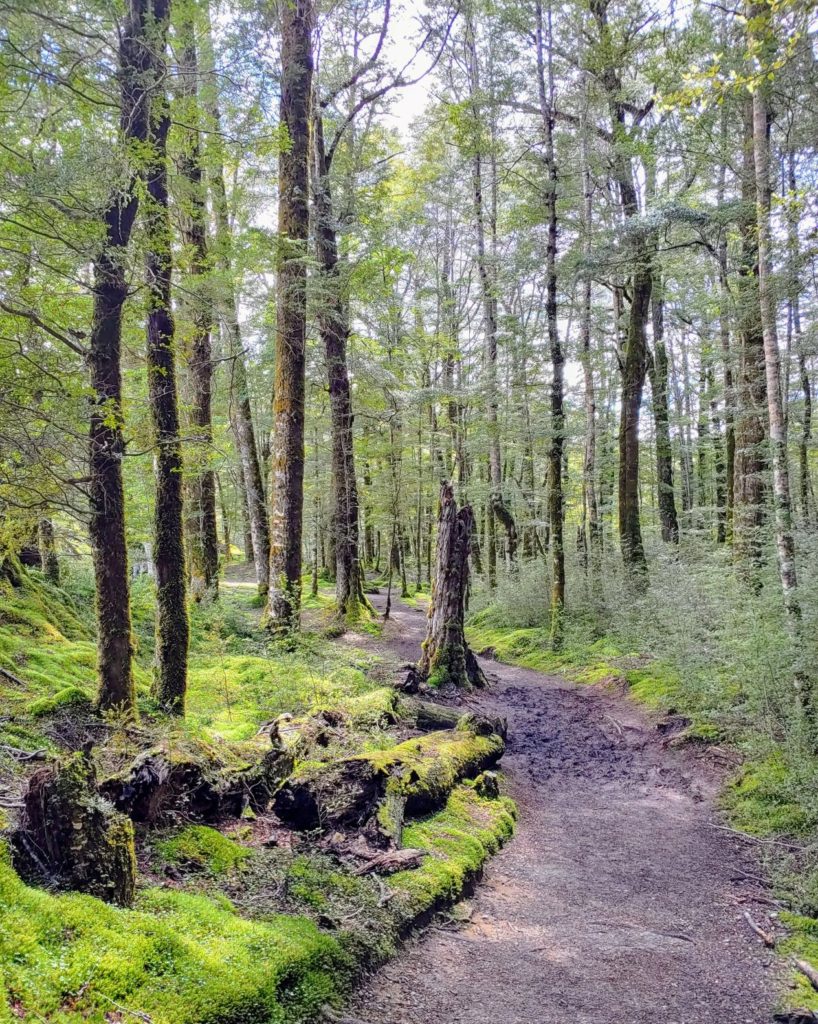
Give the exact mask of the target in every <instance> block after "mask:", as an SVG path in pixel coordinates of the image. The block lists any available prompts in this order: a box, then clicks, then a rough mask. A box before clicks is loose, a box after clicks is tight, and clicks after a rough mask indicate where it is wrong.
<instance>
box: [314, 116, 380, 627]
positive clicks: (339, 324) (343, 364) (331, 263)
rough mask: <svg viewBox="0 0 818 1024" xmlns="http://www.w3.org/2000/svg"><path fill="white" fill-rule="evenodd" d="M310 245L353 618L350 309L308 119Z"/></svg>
mask: <svg viewBox="0 0 818 1024" xmlns="http://www.w3.org/2000/svg"><path fill="white" fill-rule="evenodd" d="M313 153H314V169H315V174H314V177H313V182H312V193H313V202H314V209H315V224H314V231H315V244H316V250H317V257H318V266H319V267H320V270H321V287H322V291H321V297H320V302H319V304H318V327H319V330H320V332H321V339H322V341H323V343H324V354H325V359H326V366H327V377H328V381H329V398H330V424H331V431H332V499H333V504H332V508H333V516H334V519H335V527H334V528H335V562H336V569H335V601H336V608H337V612H338V615H339V616H341V617H343V618H345V619H348V620H350V621H354V620H355V619H357V618H358V616H359V615H360V613H361V610H362V609H363V608H366V607H367V606H368V601H367V599H366V595H365V594H364V589H363V571H362V569H361V559H360V544H359V525H358V519H359V514H360V504H359V500H358V481H357V476H356V473H355V450H354V441H353V434H352V424H353V418H354V417H353V413H352V397H351V392H350V385H349V371H348V368H347V342H348V340H349V309H348V300H347V297H346V294H345V286H344V283H343V281H342V279H341V267H340V263H339V259H338V238H337V232H336V227H335V215H334V211H333V205H332V191H331V188H330V178H329V173H330V168H329V164H328V162H327V154H326V149H325V146H324V122H323V117H322V116H321V114H320V113H318V114H316V116H315V117H314V119H313Z"/></svg>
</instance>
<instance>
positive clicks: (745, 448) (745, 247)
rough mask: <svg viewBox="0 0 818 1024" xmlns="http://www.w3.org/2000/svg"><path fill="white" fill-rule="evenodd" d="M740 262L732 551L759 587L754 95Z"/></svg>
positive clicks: (747, 132) (760, 367)
mask: <svg viewBox="0 0 818 1024" xmlns="http://www.w3.org/2000/svg"><path fill="white" fill-rule="evenodd" d="M741 201H742V213H741V222H740V230H741V266H740V270H739V275H740V276H739V291H738V301H739V332H738V333H739V339H738V340H739V365H738V375H737V376H738V379H737V382H736V417H735V434H736V451H735V485H734V494H735V510H734V513H733V551H734V556H735V560H736V564H737V567H738V568H739V571H740V572H741V573H742V575H743V576H744V577H745V578H746V579H747V581H748V583H750V585H751V586H753V587H756V586H758V585H759V581H758V569H759V567H760V565H761V561H762V543H763V537H762V531H763V526H764V520H765V501H766V485H765V475H766V471H767V467H768V456H767V450H766V439H767V425H766V424H765V419H766V405H767V384H766V378H765V362H764V335H763V332H762V329H761V320H760V316H759V308H760V298H759V284H758V239H757V224H756V216H755V203H756V186H755V169H754V156H753V109H752V99H751V98H750V97H747V99H746V100H745V109H744V160H743V166H742V175H741Z"/></svg>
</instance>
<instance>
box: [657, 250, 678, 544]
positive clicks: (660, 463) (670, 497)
mask: <svg viewBox="0 0 818 1024" xmlns="http://www.w3.org/2000/svg"><path fill="white" fill-rule="evenodd" d="M664 305H665V302H664V297H663V295H662V286H661V273H660V272H659V270H658V268H657V269H656V271H655V283H654V293H653V297H652V300H651V312H652V316H653V359H652V360H651V363H650V384H651V391H652V393H653V423H654V429H655V432H656V484H657V487H658V491H659V523H660V525H661V529H662V540H663V541H665V542H666V543H672V544H678V543H679V518H678V516H677V514H676V498H675V492H674V487H673V446H672V444H671V439H670V414H669V409H668V357H667V348H666V347H665V312H664Z"/></svg>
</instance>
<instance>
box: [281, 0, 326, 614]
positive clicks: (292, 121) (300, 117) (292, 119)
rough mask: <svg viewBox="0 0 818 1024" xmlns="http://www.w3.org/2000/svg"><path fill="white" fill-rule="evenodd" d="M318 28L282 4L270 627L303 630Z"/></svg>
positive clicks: (304, 13)
mask: <svg viewBox="0 0 818 1024" xmlns="http://www.w3.org/2000/svg"><path fill="white" fill-rule="evenodd" d="M312 27H313V5H312V0H292V2H290V3H286V4H283V5H282V8H281V101H280V122H281V124H282V125H283V126H284V127H286V129H287V137H288V139H289V146H288V148H286V149H285V150H284V151H283V152H282V153H281V155H280V156H279V170H278V174H279V199H278V233H279V254H278V283H277V304H276V366H275V383H274V400H273V422H274V431H275V432H274V438H273V452H272V481H271V486H270V494H271V509H270V590H269V599H268V606H267V625H268V627H269V628H270V629H272V630H274V631H284V632H288V631H292V630H297V629H298V628H299V625H300V610H301V533H302V526H303V524H302V516H303V509H302V505H303V498H304V388H305V384H304V369H305V346H306V324H307V290H306V286H307V266H306V258H307V237H308V232H309V192H308V189H309V164H310V152H309V138H310V95H311V92H312V72H313V55H312ZM336 542H337V541H336Z"/></svg>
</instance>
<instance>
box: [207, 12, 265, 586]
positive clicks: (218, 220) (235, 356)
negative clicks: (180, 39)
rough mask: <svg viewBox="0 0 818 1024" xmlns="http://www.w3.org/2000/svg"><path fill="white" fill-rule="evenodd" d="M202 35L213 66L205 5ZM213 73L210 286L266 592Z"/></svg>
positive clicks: (258, 476)
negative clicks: (213, 276)
mask: <svg viewBox="0 0 818 1024" xmlns="http://www.w3.org/2000/svg"><path fill="white" fill-rule="evenodd" d="M205 10H206V11H207V27H206V32H205V35H204V40H203V43H204V49H205V60H206V64H207V67H208V70H212V69H214V68H215V59H214V54H213V41H212V32H211V28H210V17H209V5H208V4H206V5H205ZM217 82H218V79H217V78H216V77H215V76H214V77H213V81H212V82H210V83H209V86H208V88H207V89H206V90H205V91H204V95H205V97H206V101H205V106H206V107H207V112H208V115H209V119H210V128H211V131H210V133H209V135H208V139H207V150H206V154H207V160H208V179H209V182H210V195H211V200H212V204H213V216H214V220H215V226H216V231H215V236H214V239H213V256H214V262H215V265H216V267H217V269H218V270H219V271H220V273H221V275H222V281H221V282H220V286H219V288H218V290H217V292H216V307H217V311H218V316H219V324H220V327H221V335H222V342H223V345H224V348H225V349H226V350H227V352H228V353H229V354H230V357H231V361H232V362H231V368H232V375H231V381H230V383H231V387H230V395H231V408H230V422H231V426H232V428H233V436H234V437H235V440H236V448H237V450H238V455H239V460H240V462H241V467H242V476H243V479H244V497H245V500H246V502H247V520H248V524H249V527H250V534H251V536H252V551H253V559H252V560H253V563H254V565H255V568H256V581H257V583H258V592H259V594H260V595H261V596H262V597H263V596H265V595H266V594H267V588H268V586H269V576H270V527H269V523H268V520H267V501H266V496H265V494H264V473H263V470H262V466H261V460H260V459H259V455H258V446H257V443H256V431H255V427H254V425H253V414H252V409H251V406H250V389H249V385H248V380H247V363H246V360H245V356H244V347H243V342H242V334H241V325H240V324H239V315H238V303H237V299H236V282H235V280H234V278H233V252H232V250H233V246H232V239H233V231H232V227H231V225H230V215H229V209H228V203H227V190H226V188H225V181H224V154H223V146H222V139H221V112H220V107H219V97H218V85H217Z"/></svg>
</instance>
